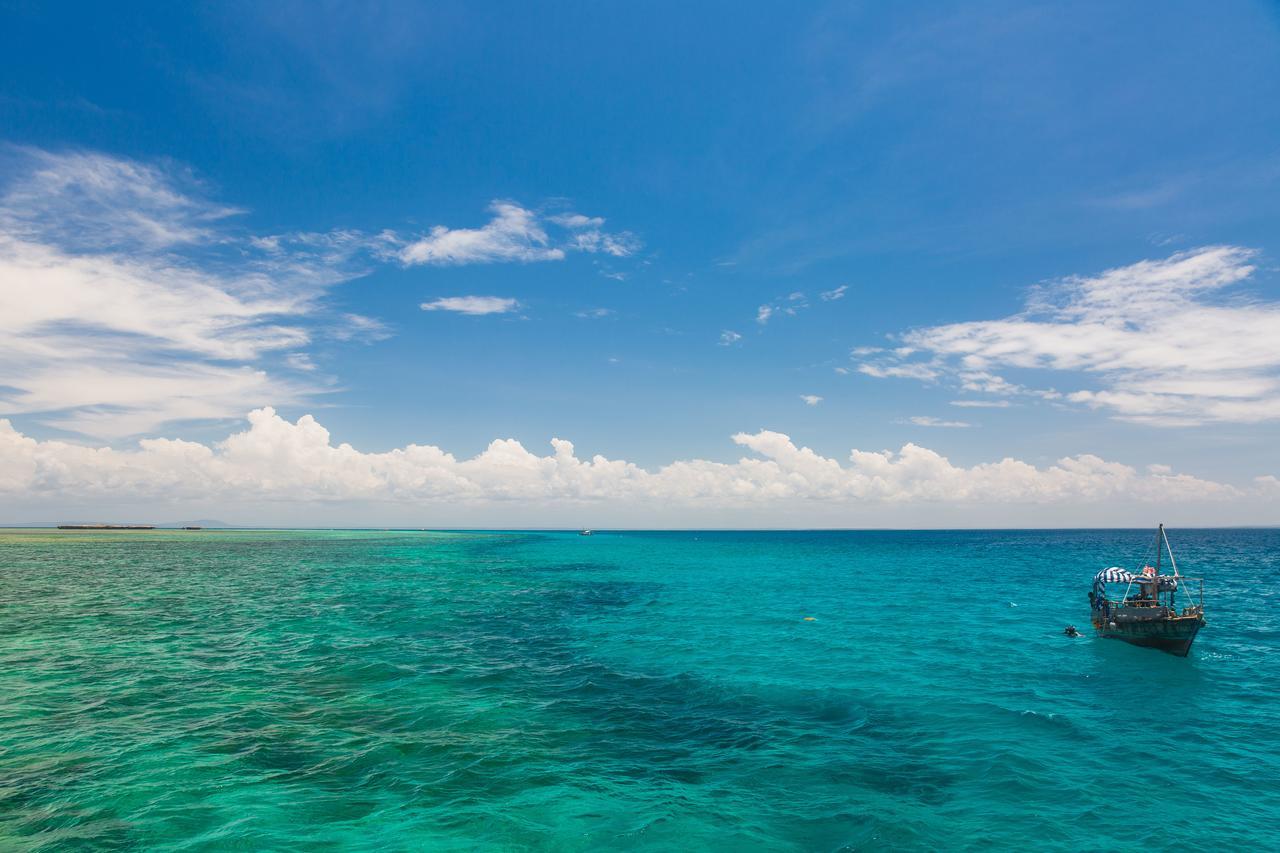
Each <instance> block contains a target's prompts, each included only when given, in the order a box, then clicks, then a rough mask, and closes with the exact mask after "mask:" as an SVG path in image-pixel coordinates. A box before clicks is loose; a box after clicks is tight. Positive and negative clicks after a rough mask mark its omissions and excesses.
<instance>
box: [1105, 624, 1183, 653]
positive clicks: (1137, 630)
mask: <svg viewBox="0 0 1280 853" xmlns="http://www.w3.org/2000/svg"><path fill="white" fill-rule="evenodd" d="M1203 627H1204V619H1203V618H1199V617H1188V616H1184V617H1175V618H1171V619H1152V620H1144V621H1141V622H1129V623H1125V622H1110V623H1103V622H1095V623H1094V629H1095V630H1096V631H1097V632H1098V636H1099V637H1105V638H1106V639H1108V640H1123V641H1124V642H1126V643H1131V644H1132V645H1135V646H1143V647H1144V648H1149V649H1159V650H1160V651H1162V652H1168V653H1169V654H1171V655H1177V656H1178V657H1186V656H1187V653H1188V652H1190V651H1191V644H1192V643H1193V642H1195V639H1196V634H1198V633H1200V629H1201V628H1203Z"/></svg>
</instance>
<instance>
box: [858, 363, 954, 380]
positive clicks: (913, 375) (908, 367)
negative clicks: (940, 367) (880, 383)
mask: <svg viewBox="0 0 1280 853" xmlns="http://www.w3.org/2000/svg"><path fill="white" fill-rule="evenodd" d="M858 372H859V373H865V374H866V375H867V376H874V377H876V378H877V379H885V378H888V377H894V378H898V379H921V380H925V381H929V380H933V379H937V378H938V371H937V370H936V369H935V368H933V367H932V366H930V365H928V364H919V363H917V364H860V365H858Z"/></svg>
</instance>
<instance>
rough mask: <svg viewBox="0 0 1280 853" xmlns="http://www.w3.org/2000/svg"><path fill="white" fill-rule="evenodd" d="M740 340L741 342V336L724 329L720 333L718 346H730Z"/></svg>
mask: <svg viewBox="0 0 1280 853" xmlns="http://www.w3.org/2000/svg"><path fill="white" fill-rule="evenodd" d="M740 340H742V335H740V334H738V333H737V332H735V331H733V330H732V329H725V330H724V331H722V332H721V333H720V346H722V347H727V346H732V345H733V344H736V343H737V342H738V341H740Z"/></svg>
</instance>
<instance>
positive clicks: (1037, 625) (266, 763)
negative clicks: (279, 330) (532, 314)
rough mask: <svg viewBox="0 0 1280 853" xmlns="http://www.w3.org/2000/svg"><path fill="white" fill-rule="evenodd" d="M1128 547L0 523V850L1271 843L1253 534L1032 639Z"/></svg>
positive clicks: (1041, 540)
mask: <svg viewBox="0 0 1280 853" xmlns="http://www.w3.org/2000/svg"><path fill="white" fill-rule="evenodd" d="M1149 538H1150V536H1149V532H1148V531H1058V532H911V533H907V532H858V533H618V534H614V533H600V534H597V535H595V536H592V537H581V536H577V535H574V534H555V533H491V534H479V533H477V534H452V533H419V532H403V533H401V532H222V531H202V532H191V533H183V532H162V531H155V532H145V533H133V532H130V533H76V532H72V533H59V532H54V531H0V849H47V850H62V849H107V850H129V849H138V850H143V849H145V850H158V849H168V850H224V849H243V850H286V849H288V850H308V849H313V850H319V849H335V848H347V849H362V850H410V849H414V850H420V849H433V850H450V849H457V850H472V849H478V848H492V849H554V850H599V849H718V850H743V849H759V850H838V849H881V848H897V849H965V848H979V847H981V848H989V847H996V848H1028V847H1030V848H1035V849H1062V850H1081V849H1116V848H1120V847H1125V848H1129V847H1137V846H1141V847H1144V848H1148V849H1172V848H1175V847H1176V848H1179V849H1185V848H1192V847H1210V848H1222V847H1228V846H1240V847H1250V848H1270V849H1276V848H1277V847H1280V655H1277V651H1278V650H1280V648H1278V647H1280V617H1278V616H1277V611H1276V607H1277V603H1278V602H1277V598H1278V597H1280V596H1278V593H1277V584H1276V576H1277V569H1280V557H1278V556H1277V554H1278V553H1280V532H1276V531H1174V532H1173V534H1172V539H1173V544H1174V547H1175V552H1176V553H1177V555H1178V558H1179V563H1180V566H1181V567H1182V569H1183V571H1184V573H1188V574H1198V573H1203V574H1205V575H1207V576H1208V578H1209V582H1208V583H1209V586H1208V590H1207V596H1206V605H1207V610H1208V620H1209V626H1208V628H1206V629H1205V631H1204V632H1203V633H1202V634H1201V636H1200V638H1199V639H1198V640H1197V641H1196V647H1195V648H1194V650H1193V651H1192V653H1191V656H1190V657H1189V658H1186V659H1180V658H1175V657H1172V656H1169V655H1165V654H1162V653H1159V652H1155V651H1151V650H1146V649H1138V648H1134V647H1131V646H1128V645H1125V644H1123V643H1119V642H1114V641H1104V640H1095V639H1093V638H1092V637H1089V638H1086V639H1078V640H1071V639H1068V638H1066V637H1064V636H1062V634H1061V631H1062V628H1063V626H1064V625H1065V624H1067V623H1069V622H1070V623H1075V624H1076V625H1079V626H1081V627H1082V628H1087V622H1088V613H1087V600H1086V593H1087V591H1088V588H1089V580H1090V578H1091V577H1092V575H1093V573H1094V572H1095V571H1096V570H1097V569H1098V568H1101V567H1103V566H1107V565H1111V564H1113V563H1117V562H1121V563H1126V564H1132V563H1133V562H1135V561H1136V560H1138V559H1140V558H1141V557H1142V555H1143V552H1144V550H1145V548H1146V546H1147V544H1148V541H1149ZM1013 605H1016V606H1013ZM806 616H811V617H813V621H805V618H804V617H806Z"/></svg>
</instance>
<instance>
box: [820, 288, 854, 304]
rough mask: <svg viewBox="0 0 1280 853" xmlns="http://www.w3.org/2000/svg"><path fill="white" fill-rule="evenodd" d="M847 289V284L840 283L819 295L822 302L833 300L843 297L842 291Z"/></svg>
mask: <svg viewBox="0 0 1280 853" xmlns="http://www.w3.org/2000/svg"><path fill="white" fill-rule="evenodd" d="M848 289H849V285H847V284H842V285H840V286H839V287H837V288H836V289H835V290H824V291H823V292H822V293H821V294H820V295H821V297H822V301H823V302H834V301H836V300H837V299H844V293H845V291H846V290H848Z"/></svg>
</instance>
